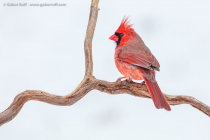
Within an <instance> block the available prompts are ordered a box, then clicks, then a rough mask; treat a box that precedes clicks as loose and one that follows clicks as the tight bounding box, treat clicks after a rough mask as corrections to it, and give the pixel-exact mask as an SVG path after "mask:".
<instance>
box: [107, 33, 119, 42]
mask: <svg viewBox="0 0 210 140" xmlns="http://www.w3.org/2000/svg"><path fill="white" fill-rule="evenodd" d="M109 39H110V40H113V41H118V37H117V36H116V35H115V34H113V35H112V36H110V37H109Z"/></svg>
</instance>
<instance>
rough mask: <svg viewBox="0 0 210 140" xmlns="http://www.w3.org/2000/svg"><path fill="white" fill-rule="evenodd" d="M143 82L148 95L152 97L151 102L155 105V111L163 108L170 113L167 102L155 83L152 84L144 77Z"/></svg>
mask: <svg viewBox="0 0 210 140" xmlns="http://www.w3.org/2000/svg"><path fill="white" fill-rule="evenodd" d="M144 81H145V82H146V85H147V88H148V90H149V93H150V95H151V97H152V100H153V102H154V104H155V107H156V108H157V109H160V108H165V110H167V111H170V110H171V108H170V105H169V103H168V101H167V100H166V98H165V96H164V95H163V93H162V92H161V90H160V88H159V86H158V84H157V82H156V81H155V82H152V81H150V80H148V79H147V78H145V77H144Z"/></svg>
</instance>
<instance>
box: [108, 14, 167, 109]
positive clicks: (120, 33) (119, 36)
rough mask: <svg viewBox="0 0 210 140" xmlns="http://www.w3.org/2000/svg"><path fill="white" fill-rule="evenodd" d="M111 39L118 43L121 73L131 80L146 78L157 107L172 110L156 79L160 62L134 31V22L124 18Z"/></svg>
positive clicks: (116, 51) (118, 67) (117, 62)
mask: <svg viewBox="0 0 210 140" xmlns="http://www.w3.org/2000/svg"><path fill="white" fill-rule="evenodd" d="M109 39H111V40H113V41H115V42H116V43H117V47H116V49H115V56H114V59H115V65H116V67H117V69H118V70H119V71H120V73H121V74H123V75H124V76H125V78H127V79H128V80H129V81H130V80H132V79H134V80H144V81H145V82H146V86H147V88H148V90H149V93H150V95H151V97H152V100H153V102H154V104H155V107H156V108H157V109H159V108H165V109H166V110H167V111H170V110H171V108H170V105H169V103H168V101H167V100H166V98H165V96H164V95H163V93H162V92H161V90H160V88H159V86H158V84H157V81H156V80H155V70H157V71H159V67H160V64H159V63H158V61H157V59H156V58H155V57H154V55H153V54H152V53H151V51H150V50H149V48H148V47H147V46H146V45H145V44H144V42H143V40H142V39H141V37H140V36H139V35H138V34H137V33H136V32H135V31H134V29H133V28H132V24H129V21H128V17H127V18H126V17H124V18H123V20H122V22H121V24H120V26H119V28H118V29H117V31H116V32H115V34H113V35H112V36H111V37H110V38H109ZM119 79H120V78H119Z"/></svg>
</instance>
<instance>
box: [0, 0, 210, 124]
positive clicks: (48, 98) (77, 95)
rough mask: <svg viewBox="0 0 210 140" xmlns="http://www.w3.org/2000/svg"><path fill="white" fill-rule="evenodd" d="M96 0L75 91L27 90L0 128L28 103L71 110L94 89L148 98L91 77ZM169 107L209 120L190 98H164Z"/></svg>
mask: <svg viewBox="0 0 210 140" xmlns="http://www.w3.org/2000/svg"><path fill="white" fill-rule="evenodd" d="M98 3H99V0H92V3H91V8H90V17H89V22H88V27H87V32H86V37H85V43H84V51H85V68H86V70H85V77H84V79H83V80H82V82H81V83H80V84H79V85H78V87H77V88H76V89H75V90H74V91H73V92H72V93H70V94H68V95H66V96H59V95H53V94H50V93H47V92H44V91H38V90H27V91H24V92H22V93H20V94H18V95H17V96H16V97H15V99H14V101H13V102H12V104H11V105H10V106H9V107H8V108H7V109H6V110H5V111H3V112H1V113H0V126H1V125H3V124H5V123H7V122H9V121H11V120H12V119H13V118H14V117H15V116H16V115H17V114H18V113H19V111H20V110H21V108H22V107H23V105H24V104H25V103H26V102H27V101H29V100H37V101H41V102H46V103H49V104H52V105H60V106H70V105H73V104H74V103H76V102H77V101H79V100H80V99H81V98H82V97H84V96H85V95H86V94H87V93H88V92H90V91H91V90H93V89H96V90H99V91H102V92H106V93H109V94H122V93H128V94H130V95H134V96H137V97H144V98H151V96H150V94H149V92H148V90H147V87H146V85H145V84H144V83H142V84H139V83H134V82H130V83H129V82H128V81H126V80H125V81H122V82H121V84H117V83H115V82H107V81H102V80H98V79H96V78H95V77H94V76H93V62H92V39H93V35H94V31H95V26H96V21H97V17H98V11H99V8H98ZM164 95H165V97H166V99H167V100H168V101H169V103H170V104H171V105H179V104H190V105H192V106H193V107H195V108H197V109H199V110H200V111H202V112H203V113H205V114H206V115H208V116H209V117H210V107H209V106H207V105H205V104H204V103H202V102H200V101H199V100H197V99H195V98H194V97H190V96H171V95H166V94H164Z"/></svg>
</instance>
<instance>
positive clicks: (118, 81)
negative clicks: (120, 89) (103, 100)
mask: <svg viewBox="0 0 210 140" xmlns="http://www.w3.org/2000/svg"><path fill="white" fill-rule="evenodd" d="M123 78H125V77H120V78H118V79H117V80H116V81H115V84H116V85H121V84H122V81H121V79H123Z"/></svg>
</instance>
